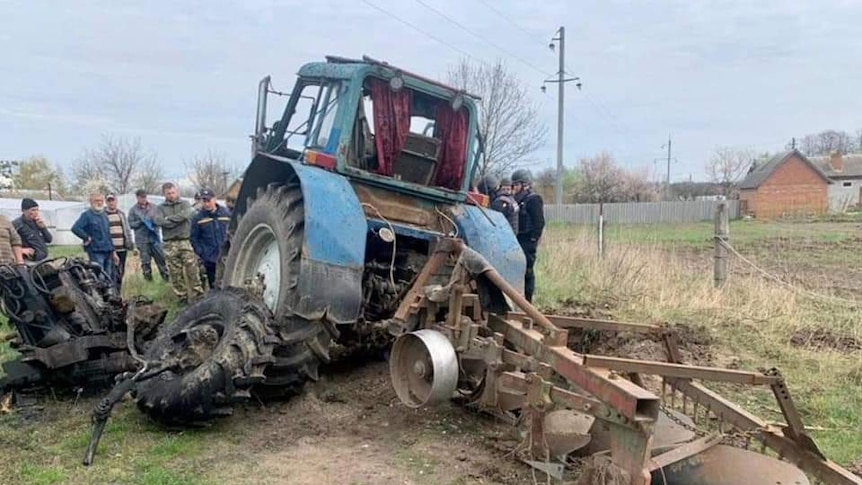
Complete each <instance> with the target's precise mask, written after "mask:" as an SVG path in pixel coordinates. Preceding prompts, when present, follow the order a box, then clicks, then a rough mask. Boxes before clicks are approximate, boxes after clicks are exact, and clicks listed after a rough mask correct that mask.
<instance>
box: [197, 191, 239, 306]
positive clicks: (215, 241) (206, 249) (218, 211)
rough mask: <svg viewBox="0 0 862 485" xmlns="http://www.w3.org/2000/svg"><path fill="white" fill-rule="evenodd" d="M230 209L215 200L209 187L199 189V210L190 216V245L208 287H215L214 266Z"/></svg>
mask: <svg viewBox="0 0 862 485" xmlns="http://www.w3.org/2000/svg"><path fill="white" fill-rule="evenodd" d="M228 224H230V210H228V208H227V207H225V206H223V205H221V204H219V203H218V201H216V198H215V193H213V191H212V190H210V189H204V190H202V191H201V210H199V211H198V213H197V214H195V216H194V218H192V233H191V240H192V247H193V248H194V249H195V253H196V254H197V255H198V257H199V258H200V260H201V262H202V264H203V267H204V270H205V271H206V279H207V282H208V283H209V287H210V288H211V289H212V288H215V281H216V266H217V264H218V259H219V255H220V251H221V247H222V245H223V244H224V240H225V237H226V236H227V226H228Z"/></svg>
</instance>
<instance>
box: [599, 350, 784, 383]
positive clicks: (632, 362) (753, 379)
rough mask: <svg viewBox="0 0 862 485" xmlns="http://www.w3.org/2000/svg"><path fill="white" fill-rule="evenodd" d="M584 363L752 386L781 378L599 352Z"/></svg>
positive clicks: (618, 369)
mask: <svg viewBox="0 0 862 485" xmlns="http://www.w3.org/2000/svg"><path fill="white" fill-rule="evenodd" d="M583 363H584V365H585V366H587V367H597V368H602V369H610V370H615V371H619V372H638V373H643V374H653V375H659V376H663V377H680V378H685V379H702V380H706V381H716V382H732V383H736V384H749V385H753V386H761V385H772V384H775V383H777V382H780V381H781V378H780V377H776V376H767V375H764V374H760V373H757V372H748V371H742V370H732V369H718V368H715V367H699V366H695V365H687V364H672V363H668V362H654V361H649V360H637V359H624V358H621V357H605V356H601V355H590V354H587V355H584V356H583Z"/></svg>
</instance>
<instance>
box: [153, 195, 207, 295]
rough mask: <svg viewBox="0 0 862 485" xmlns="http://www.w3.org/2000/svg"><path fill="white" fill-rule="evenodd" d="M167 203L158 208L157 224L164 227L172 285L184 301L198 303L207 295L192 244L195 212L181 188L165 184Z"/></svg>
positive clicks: (163, 233) (163, 234) (166, 253)
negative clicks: (180, 191)
mask: <svg viewBox="0 0 862 485" xmlns="http://www.w3.org/2000/svg"><path fill="white" fill-rule="evenodd" d="M162 194H163V195H164V196H165V201H164V202H162V203H161V204H159V206H158V208H156V216H155V219H154V221H155V223H156V225H157V226H159V227H161V228H162V237H163V238H164V240H165V256H166V257H167V258H166V259H167V263H168V269H169V270H170V272H171V286H173V290H174V294H176V295H177V298H179V300H180V302H187V301H188V300H189V299H191V300H194V299H196V298H197V297H198V296H200V295H203V293H204V289H203V286H201V277H200V269H199V266H198V264H197V257H195V253H194V250H193V249H192V245H191V243H190V242H189V237H190V236H191V219H192V215H193V214H194V211H193V210H192V206H191V204H189V203H188V202H186V201H184V200H182V199H180V193H179V190H178V189H177V186H176V185H175V184H173V183H171V182H167V183H165V184H164V185H162Z"/></svg>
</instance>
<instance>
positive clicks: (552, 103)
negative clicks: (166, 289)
mask: <svg viewBox="0 0 862 485" xmlns="http://www.w3.org/2000/svg"><path fill="white" fill-rule="evenodd" d="M423 2H424V3H426V4H428V5H431V6H433V7H434V8H435V9H437V10H439V11H440V12H442V13H443V14H445V15H446V16H448V17H449V18H450V19H452V20H454V21H456V22H458V23H459V24H461V26H462V27H463V28H462V27H459V26H458V25H455V24H454V23H452V22H451V21H449V20H447V19H445V18H443V17H441V16H440V15H438V14H437V13H435V12H433V11H432V10H430V9H428V8H427V7H426V6H423V5H422V3H423ZM374 6H377V7H378V8H379V9H382V10H384V11H386V12H389V15H386V14H384V13H382V12H381V11H380V10H378V9H375V8H374ZM393 16H394V17H397V18H398V19H401V21H399V20H396V19H395V18H393ZM402 21H403V22H407V23H410V24H413V25H414V26H416V27H418V29H420V30H422V31H424V33H423V32H420V31H417V30H416V29H415V28H411V27H409V26H407V25H405V24H404V23H403V22H402ZM560 25H565V26H566V29H567V47H566V54H567V55H566V57H567V63H568V65H567V70H568V71H569V72H570V73H571V74H572V75H576V76H580V77H581V79H582V81H583V90H582V91H580V92H578V91H577V90H576V89H575V88H574V86H571V85H570V87H569V89H568V91H567V96H566V100H567V105H566V130H565V137H566V139H565V152H566V156H565V159H566V163H567V164H568V165H574V163H575V162H576V160H577V159H578V158H580V157H583V156H588V155H591V154H594V153H596V152H598V151H601V150H608V151H610V152H611V153H613V154H614V155H615V156H616V157H617V159H618V160H620V161H621V162H623V163H624V164H625V165H626V166H629V167H633V168H640V169H649V170H654V169H655V164H654V159H655V158H657V157H663V156H665V151H664V150H663V149H662V148H661V146H662V145H663V144H664V143H665V142H666V139H667V136H668V133H672V136H673V147H674V153H673V156H674V157H675V158H676V159H678V162H676V163H675V164H674V165H673V167H672V177H673V179H675V180H679V179H683V178H686V179H687V178H688V177H689V174H691V175H693V176H694V178H696V179H697V178H702V177H703V172H704V169H703V166H704V161H705V160H706V159H707V158H708V156H709V154H710V152H711V151H712V149H713V148H714V147H715V146H717V145H746V146H754V147H756V148H758V149H761V150H772V151H774V150H778V149H781V148H782V147H783V146H784V144H785V143H786V142H787V141H788V140H789V139H790V138H791V137H792V136H794V135H796V136H799V135H803V134H806V133H810V132H815V131H819V130H822V129H827V128H834V129H843V130H848V131H851V132H855V131H856V129H858V128H862V92H860V91H862V62H860V59H862V31H860V27H859V26H860V25H862V2H859V1H828V0H820V1H814V0H812V1H793V0H785V1H766V0H763V1H757V2H752V1H719V0H715V1H697V0H684V1H653V2H646V1H640V2H620V1H608V0H601V1H574V0H570V1H566V0H544V1H541V2H537V1H510V0H460V1H455V0H422V1H421V2H420V1H419V0H399V1H395V0H349V1H348V0H312V1H308V0H305V1H287V0H260V1H254V0H244V1H242V2H240V1H228V0H207V1H182V0H177V1H173V2H168V1H162V2H131V1H125V2H124V1H117V0H110V1H107V0H106V1H99V0H75V1H74V2H47V1H38V0H20V1H18V0H0V159H21V158H24V157H27V156H29V155H33V154H43V155H45V156H47V157H48V158H49V159H50V160H52V161H55V162H58V163H61V164H63V165H65V166H69V165H70V164H71V163H73V162H74V160H75V159H76V158H78V157H79V156H80V155H81V153H82V152H83V151H84V150H85V149H86V148H88V147H92V146H94V145H96V144H98V142H99V140H100V137H101V136H102V135H103V134H105V133H112V134H115V135H122V136H137V137H140V139H141V141H142V143H143V144H144V145H145V146H147V147H148V148H150V149H152V150H153V151H155V152H156V153H157V154H158V156H159V158H160V160H161V161H162V163H163V165H164V166H165V169H166V172H167V173H168V174H169V175H171V176H173V177H177V176H179V175H180V174H182V173H183V171H184V170H183V166H184V165H183V164H184V161H185V160H188V159H189V158H190V157H192V156H194V155H196V154H200V153H204V152H206V151H207V150H214V151H218V152H222V153H224V154H225V155H227V156H228V157H229V158H230V159H231V160H232V161H235V162H236V164H237V165H240V166H244V164H245V163H246V162H247V160H248V154H249V141H248V135H249V134H250V132H251V131H252V129H253V126H254V109H255V97H256V88H257V82H258V80H259V79H260V78H261V77H262V76H264V75H266V74H272V76H273V80H274V87H275V88H276V89H282V90H287V89H288V88H289V87H290V86H291V85H292V83H293V78H294V75H295V73H296V71H297V69H298V68H299V66H300V65H301V64H302V63H304V62H308V61H314V60H320V59H322V58H323V56H324V55H325V54H337V55H343V56H361V55H363V54H367V55H370V56H372V57H376V58H378V59H384V60H387V61H389V62H391V63H393V64H396V65H399V66H402V67H404V68H406V69H409V70H413V71H416V72H419V73H422V74H426V75H428V76H430V77H434V78H439V79H443V78H444V77H445V73H446V70H447V68H448V67H449V66H450V65H452V64H454V63H456V62H458V60H459V59H460V58H462V57H464V56H465V54H469V55H470V56H471V57H474V58H477V59H482V60H485V61H493V60H494V59H495V58H498V57H499V58H502V59H503V60H505V61H506V62H507V63H508V65H509V66H510V67H511V69H512V70H513V71H515V72H516V73H517V74H518V76H519V77H520V78H521V79H522V80H523V82H524V83H525V84H526V85H527V86H529V87H530V89H531V90H532V91H533V92H534V93H535V94H534V96H535V100H536V102H537V103H539V104H540V105H541V113H542V116H543V118H544V119H545V120H546V122H547V124H548V128H549V136H548V139H547V143H546V144H545V146H544V147H543V148H542V149H541V150H540V151H539V152H538V153H536V156H535V159H536V161H537V162H538V163H539V164H540V165H539V166H547V165H551V164H552V163H553V161H554V159H555V158H554V157H555V143H556V136H555V131H554V130H555V129H556V92H555V90H553V89H551V90H549V91H548V94H544V95H543V94H542V93H541V91H540V90H539V86H540V85H541V81H542V80H543V78H544V77H545V76H546V75H550V74H553V73H554V72H555V71H556V69H557V57H556V55H555V54H554V53H553V52H551V51H550V50H549V49H548V48H547V43H548V40H549V39H550V37H552V36H553V34H554V32H555V31H556V29H557V28H558V27H559V26H560ZM427 34H430V35H431V36H433V37H436V38H438V39H442V40H443V41H445V43H446V44H448V45H445V44H442V43H440V42H438V41H437V40H435V39H434V38H432V37H430V36H429V35H427ZM519 59H520V60H519ZM524 61H526V62H524ZM660 168H661V170H663V166H662V167H660Z"/></svg>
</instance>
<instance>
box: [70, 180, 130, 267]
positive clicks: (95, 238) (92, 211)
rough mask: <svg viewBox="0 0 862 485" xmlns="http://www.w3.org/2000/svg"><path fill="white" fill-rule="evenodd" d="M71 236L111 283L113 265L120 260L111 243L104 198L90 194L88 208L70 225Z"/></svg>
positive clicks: (100, 195)
mask: <svg viewBox="0 0 862 485" xmlns="http://www.w3.org/2000/svg"><path fill="white" fill-rule="evenodd" d="M72 234H74V235H76V236H78V237H79V238H81V241H83V242H84V251H86V252H87V256H89V257H90V261H92V262H93V263H96V264H97V265H99V267H100V268H102V271H104V272H105V273H106V274H107V275H108V277H109V278H110V279H111V281H115V278H116V277H115V276H114V265H116V264H118V263H119V262H120V260H119V256H118V255H117V252H116V251H115V250H114V243H113V242H112V241H111V229H110V224H109V223H108V217H107V216H106V215H105V197H104V196H103V195H102V194H90V208H89V209H87V210H86V211H84V212H83V213H82V214H81V216H80V217H78V220H77V221H75V224H73V225H72Z"/></svg>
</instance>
